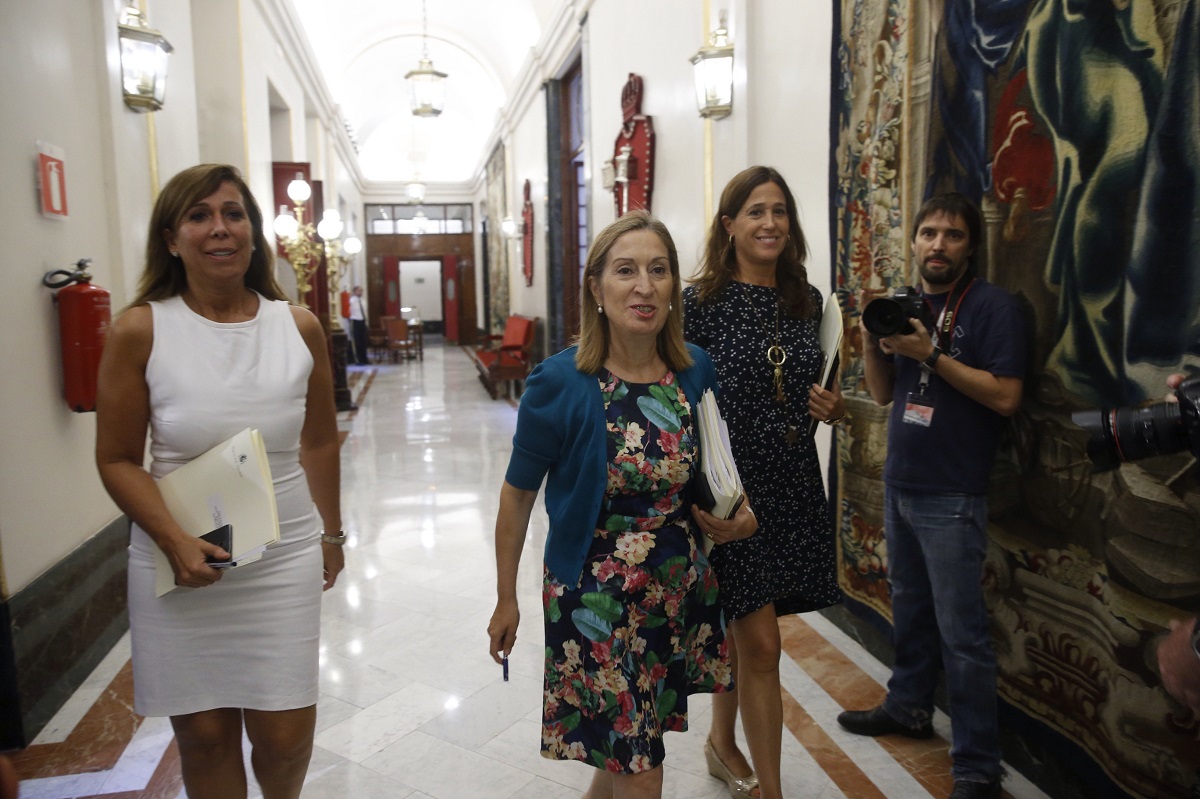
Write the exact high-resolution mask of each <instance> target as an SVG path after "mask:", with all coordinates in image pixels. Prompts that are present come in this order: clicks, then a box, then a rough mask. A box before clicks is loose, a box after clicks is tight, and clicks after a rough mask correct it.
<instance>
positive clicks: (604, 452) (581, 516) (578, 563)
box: [504, 344, 717, 586]
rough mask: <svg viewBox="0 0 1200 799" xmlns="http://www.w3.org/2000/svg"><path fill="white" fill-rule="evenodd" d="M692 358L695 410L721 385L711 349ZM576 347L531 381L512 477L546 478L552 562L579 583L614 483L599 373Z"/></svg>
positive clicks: (689, 389) (689, 390) (683, 378)
mask: <svg viewBox="0 0 1200 799" xmlns="http://www.w3.org/2000/svg"><path fill="white" fill-rule="evenodd" d="M687 347H688V353H689V354H690V355H691V356H692V361H693V364H692V366H691V367H689V368H688V369H685V370H683V371H682V372H679V373H677V375H676V376H677V377H678V378H679V382H680V383H681V384H682V385H683V393H684V396H686V397H687V401H688V404H689V405H690V406H691V407H692V412H693V414H695V412H696V409H697V408H698V407H699V404H700V397H701V395H702V394H703V393H704V390H705V389H707V388H711V389H713V390H714V391H715V390H716V388H717V372H716V370H715V369H714V368H713V364H712V360H711V359H709V357H708V353H706V352H705V351H704V350H702V349H700V348H699V347H697V346H695V345H694V344H688V345H687ZM576 349H577V348H576V347H568V348H567V349H565V350H563V351H562V352H560V353H558V354H557V355H554V356H552V357H550V358H547V359H546V360H544V361H542V363H540V364H539V365H538V367H537V368H536V369H534V370H533V374H531V375H530V376H529V380H528V382H527V383H526V384H525V393H524V394H522V395H521V407H520V410H518V411H517V432H516V434H515V435H514V436H513V451H512V457H511V458H510V460H509V462H508V472H507V473H506V474H505V476H504V479H505V481H506V482H507V483H508V484H509V485H511V486H513V487H515V488H520V489H522V490H525V491H537V490H538V489H539V488H540V487H541V485H542V480H543V479H544V478H546V476H547V474H548V475H549V478H548V479H547V481H546V513H547V514H549V516H550V532H549V535H547V537H546V552H545V563H546V566H547V567H548V568H549V569H550V571H551V573H552V574H554V576H555V577H556V578H558V580H559V581H560V582H562V583H565V584H567V585H572V586H575V585H578V584H579V580H580V579H581V578H582V575H583V564H584V562H585V561H586V560H587V553H588V549H589V548H590V547H591V545H592V537H593V532H594V531H595V529H596V520H597V518H598V516H599V514H600V502H601V500H602V499H603V498H604V488H605V485H606V484H607V482H608V446H607V441H606V438H605V430H606V421H605V417H604V398H603V396H602V395H601V393H600V386H599V384H598V383H597V381H596V375H588V374H583V373H582V372H580V371H579V370H578V369H576V368H575V350H576Z"/></svg>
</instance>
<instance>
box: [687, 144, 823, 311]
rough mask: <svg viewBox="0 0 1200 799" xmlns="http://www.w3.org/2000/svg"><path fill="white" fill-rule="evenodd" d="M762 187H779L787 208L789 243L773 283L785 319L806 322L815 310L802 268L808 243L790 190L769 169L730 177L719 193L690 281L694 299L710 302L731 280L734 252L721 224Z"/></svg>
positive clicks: (735, 213)
mask: <svg viewBox="0 0 1200 799" xmlns="http://www.w3.org/2000/svg"><path fill="white" fill-rule="evenodd" d="M764 183H774V184H775V185H776V186H778V187H779V189H780V191H782V192H783V200H784V203H785V204H786V205H787V215H788V241H787V244H786V246H784V248H783V253H782V254H780V256H779V260H778V261H776V262H775V283H776V285H777V286H778V287H779V296H780V297H781V298H782V300H783V307H784V309H785V310H786V311H787V313H788V315H790V316H794V317H798V318H801V319H807V318H808V317H810V316H812V314H813V311H814V310H815V309H814V308H813V300H812V293H811V291H810V290H809V287H808V270H807V269H806V268H805V266H804V264H805V262H806V261H807V260H808V242H807V241H806V240H805V238H804V230H803V229H802V228H801V227H800V216H799V213H798V212H797V210H796V198H795V197H793V196H792V190H791V189H789V188H788V185H787V181H785V180H784V179H783V175H780V174H779V172H778V171H777V170H775V169H772V168H771V167H769V166H752V167H750V168H749V169H744V170H742V171H741V172H739V173H737V174H736V175H734V176H733V178H732V179H731V180H730V181H729V183H728V184H727V185H726V186H725V190H724V191H723V192H721V201H720V203H719V204H718V205H717V212H716V214H714V215H713V219H712V224H711V225H710V226H709V228H708V240H707V242H706V243H705V245H704V255H703V257H702V258H701V260H700V268H699V270H698V273H697V275H696V277H695V278H694V279H693V280H692V283H694V284H695V286H696V289H697V293H698V295H699V296H698V297H697V299H698V300H699V301H700V302H701V303H705V302H711V301H713V300H714V299H716V298H717V297H718V296H720V294H721V292H722V291H724V289H725V287H726V286H728V285H729V284H730V282H731V281H732V280H733V274H734V272H735V271H736V270H737V252H736V250H735V249H734V244H733V241H732V239H731V237H730V236H729V234H728V233H726V232H725V221H724V220H725V218H726V217H728V218H729V219H733V218H735V217H736V216H737V215H738V212H739V211H741V210H742V206H744V205H745V204H746V201H747V200H748V199H749V198H750V193H751V192H753V191H754V190H755V189H756V188H758V187H759V186H761V185H763V184H764Z"/></svg>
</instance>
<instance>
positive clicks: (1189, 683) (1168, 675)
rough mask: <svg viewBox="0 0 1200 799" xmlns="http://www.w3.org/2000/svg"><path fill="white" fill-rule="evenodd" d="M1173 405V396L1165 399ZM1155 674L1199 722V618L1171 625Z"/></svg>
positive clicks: (1173, 383) (1175, 382) (1175, 380)
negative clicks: (1157, 674)
mask: <svg viewBox="0 0 1200 799" xmlns="http://www.w3.org/2000/svg"><path fill="white" fill-rule="evenodd" d="M1183 380H1184V375H1182V374H1174V375H1171V376H1170V377H1168V378H1167V385H1168V386H1170V387H1171V388H1172V389H1176V388H1179V384H1180V383H1182V382H1183ZM1168 400H1169V401H1175V395H1174V394H1171V396H1170V397H1168ZM1158 671H1159V674H1160V675H1161V677H1162V682H1163V688H1164V689H1165V690H1166V692H1167V693H1168V694H1170V695H1171V696H1173V697H1175V698H1176V699H1177V700H1179V701H1180V702H1182V703H1183V704H1184V705H1187V707H1189V708H1190V709H1191V711H1192V715H1193V716H1195V717H1196V718H1198V719H1200V617H1196V616H1193V617H1192V618H1191V619H1188V620H1186V621H1181V620H1179V619H1173V620H1172V621H1171V632H1170V634H1169V635H1168V636H1167V638H1166V640H1164V641H1163V642H1162V644H1160V645H1159V647H1158Z"/></svg>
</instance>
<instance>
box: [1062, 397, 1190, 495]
mask: <svg viewBox="0 0 1200 799" xmlns="http://www.w3.org/2000/svg"><path fill="white" fill-rule="evenodd" d="M1175 397H1176V399H1177V402H1159V403H1156V404H1154V405H1147V406H1146V407H1143V408H1100V409H1098V410H1096V409H1093V410H1087V411H1077V412H1075V413H1073V414H1071V421H1073V422H1074V423H1075V424H1077V425H1079V426H1080V427H1082V428H1083V429H1084V430H1086V431H1087V432H1089V433H1091V436H1090V438H1089V439H1088V443H1087V453H1088V457H1089V458H1091V461H1092V467H1093V470H1094V471H1097V472H1101V471H1105V470H1107V469H1114V468H1116V467H1117V466H1119V465H1120V464H1121V463H1123V462H1125V461H1136V460H1141V459H1142V458H1149V457H1153V456H1155V455H1171V454H1173V453H1176V452H1182V451H1184V450H1190V451H1191V453H1192V455H1193V456H1194V457H1197V458H1200V376H1198V377H1191V378H1188V379H1187V380H1185V381H1183V383H1181V384H1180V386H1179V388H1178V389H1177V390H1176V391H1175Z"/></svg>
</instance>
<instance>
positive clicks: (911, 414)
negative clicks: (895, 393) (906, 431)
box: [904, 391, 933, 427]
mask: <svg viewBox="0 0 1200 799" xmlns="http://www.w3.org/2000/svg"><path fill="white" fill-rule="evenodd" d="M904 423H905V424H916V425H920V426H921V427H929V425H931V424H933V398H932V397H930V396H927V395H925V394H922V393H919V392H915V391H914V392H910V393H909V395H908V401H907V402H905V403H904Z"/></svg>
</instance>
